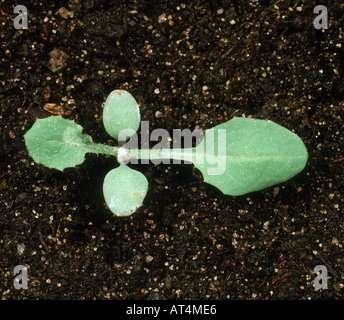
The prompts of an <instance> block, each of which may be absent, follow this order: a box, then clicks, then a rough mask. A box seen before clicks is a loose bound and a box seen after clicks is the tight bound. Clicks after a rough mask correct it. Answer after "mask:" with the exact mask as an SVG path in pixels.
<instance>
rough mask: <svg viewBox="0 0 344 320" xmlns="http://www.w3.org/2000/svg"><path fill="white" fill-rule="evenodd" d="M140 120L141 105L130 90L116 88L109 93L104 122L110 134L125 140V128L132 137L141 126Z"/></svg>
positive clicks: (117, 138) (119, 139)
mask: <svg viewBox="0 0 344 320" xmlns="http://www.w3.org/2000/svg"><path fill="white" fill-rule="evenodd" d="M140 120H141V117H140V109H139V106H138V104H137V102H136V100H135V99H134V97H133V96H132V95H131V94H130V93H129V92H127V91H125V90H114V91H112V92H111V93H110V94H109V96H108V97H107V99H106V102H105V106H104V110H103V123H104V127H105V130H106V131H107V133H108V134H109V135H110V136H112V137H113V138H115V139H116V140H118V141H123V132H124V131H123V130H126V132H127V133H128V135H129V137H130V136H131V135H132V134H133V133H134V132H136V131H137V129H138V128H139V126H140ZM121 131H122V134H120V133H121ZM129 137H126V138H129Z"/></svg>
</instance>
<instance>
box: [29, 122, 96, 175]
mask: <svg viewBox="0 0 344 320" xmlns="http://www.w3.org/2000/svg"><path fill="white" fill-rule="evenodd" d="M24 139H25V144H26V148H27V150H28V151H29V154H30V155H31V157H32V158H33V159H34V160H35V161H36V162H37V163H41V164H43V165H45V166H47V167H49V168H55V169H58V170H63V169H65V168H67V167H74V166H76V165H77V164H80V163H82V162H83V161H84V159H85V153H87V152H90V148H91V147H90V145H92V144H93V143H92V138H91V137H90V136H88V135H86V134H82V127H81V126H80V125H78V124H77V123H75V122H74V121H71V120H66V119H64V118H62V117H59V116H56V117H55V116H54V117H49V118H45V119H38V120H36V122H35V123H34V125H33V126H32V128H31V129H30V130H29V131H28V132H26V134H25V135H24Z"/></svg>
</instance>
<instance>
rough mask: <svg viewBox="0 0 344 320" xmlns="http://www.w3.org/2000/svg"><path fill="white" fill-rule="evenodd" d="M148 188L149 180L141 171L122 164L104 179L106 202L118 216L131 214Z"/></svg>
mask: <svg viewBox="0 0 344 320" xmlns="http://www.w3.org/2000/svg"><path fill="white" fill-rule="evenodd" d="M147 190H148V181H147V179H146V177H145V176H144V175H143V174H142V173H141V172H139V171H136V170H133V169H131V168H129V167H128V166H126V165H125V164H121V165H120V166H119V167H117V168H115V169H113V170H111V171H110V172H109V173H108V174H107V175H106V176H105V179H104V184H103V193H104V198H105V202H106V204H107V205H108V207H109V208H110V210H111V211H112V212H113V213H114V214H115V215H117V216H129V215H131V214H132V213H134V212H135V211H136V210H137V209H138V208H139V207H140V206H141V205H142V202H143V200H144V198H145V196H146V193H147Z"/></svg>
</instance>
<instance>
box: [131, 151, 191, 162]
mask: <svg viewBox="0 0 344 320" xmlns="http://www.w3.org/2000/svg"><path fill="white" fill-rule="evenodd" d="M194 156H195V150H194V148H186V149H177V148H176V149H129V150H128V157H129V159H149V160H161V159H174V160H185V161H191V162H193V160H194Z"/></svg>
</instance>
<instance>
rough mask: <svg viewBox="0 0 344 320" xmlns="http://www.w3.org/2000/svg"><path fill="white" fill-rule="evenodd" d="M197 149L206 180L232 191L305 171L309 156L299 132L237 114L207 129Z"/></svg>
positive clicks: (254, 187)
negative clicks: (235, 116)
mask: <svg viewBox="0 0 344 320" xmlns="http://www.w3.org/2000/svg"><path fill="white" fill-rule="evenodd" d="M193 151H194V152H195V155H196V159H194V161H193V162H194V164H195V166H196V167H197V168H198V169H199V170H200V171H201V172H202V174H203V177H204V181H205V182H207V183H210V184H212V185H214V186H215V187H217V188H218V189H220V190H221V191H222V192H223V193H225V194H228V195H243V194H246V193H249V192H253V191H258V190H261V189H264V188H266V187H269V186H272V185H275V184H278V183H281V182H284V181H286V180H288V179H290V178H292V177H293V176H295V175H296V174H298V173H299V172H300V171H302V170H303V168H304V167H305V165H306V162H307V158H308V154H307V149H306V147H305V145H304V144H303V142H302V140H301V139H300V138H299V137H298V136H297V135H296V134H294V133H293V132H291V131H289V130H288V129H286V128H284V127H282V126H280V125H278V124H276V123H274V122H272V121H266V120H257V119H251V118H233V119H232V120H230V121H228V122H225V123H223V124H220V125H218V126H216V127H214V128H212V129H209V130H207V131H206V132H205V136H204V140H203V141H202V143H201V144H199V145H198V146H197V147H196V148H194V150H193ZM202 162H203V163H202Z"/></svg>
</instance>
